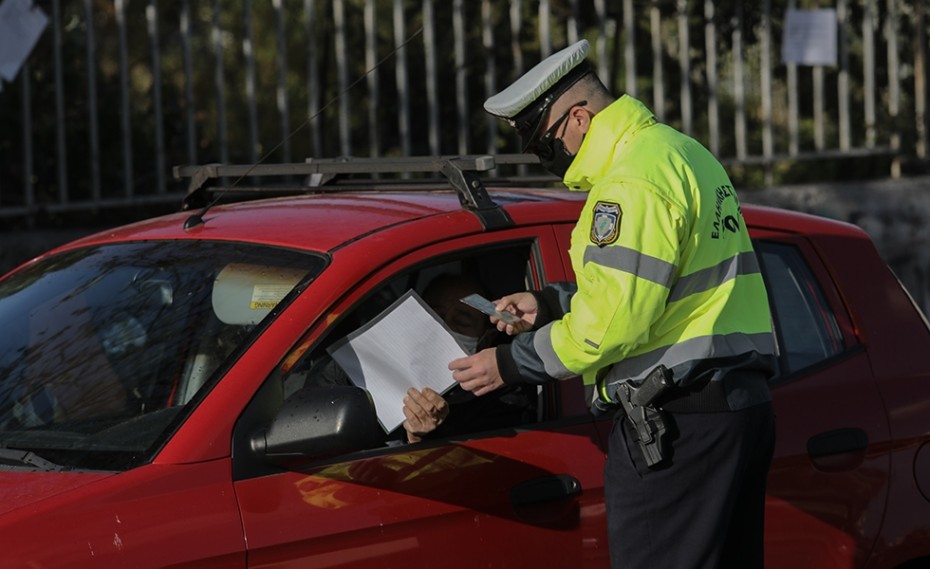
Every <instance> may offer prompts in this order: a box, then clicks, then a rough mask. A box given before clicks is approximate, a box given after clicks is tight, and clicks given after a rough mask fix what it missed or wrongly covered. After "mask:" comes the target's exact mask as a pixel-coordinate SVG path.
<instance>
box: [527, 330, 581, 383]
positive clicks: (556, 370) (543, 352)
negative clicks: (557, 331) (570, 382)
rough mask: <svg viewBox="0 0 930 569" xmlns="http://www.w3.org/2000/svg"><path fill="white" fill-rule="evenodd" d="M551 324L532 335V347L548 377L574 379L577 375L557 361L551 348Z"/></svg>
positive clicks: (557, 357) (557, 358)
mask: <svg viewBox="0 0 930 569" xmlns="http://www.w3.org/2000/svg"><path fill="white" fill-rule="evenodd" d="M552 324H553V323H552V322H550V323H548V324H546V325H545V326H543V327H542V328H540V329H539V330H537V331H536V334H534V336H533V347H534V348H535V349H536V355H538V356H539V359H540V360H541V361H542V363H543V366H544V367H545V369H546V374H547V375H549V377H554V378H556V379H569V378H571V377H575V376H577V375H578V374H577V373H575V372H573V371H571V370H570V369H568V368H567V367H565V364H563V363H562V360H560V359H559V356H557V355H556V353H555V349H554V348H553V347H552Z"/></svg>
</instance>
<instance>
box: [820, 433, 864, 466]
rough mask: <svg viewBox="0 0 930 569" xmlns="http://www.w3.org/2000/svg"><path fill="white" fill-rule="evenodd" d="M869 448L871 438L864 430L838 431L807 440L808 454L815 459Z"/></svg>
mask: <svg viewBox="0 0 930 569" xmlns="http://www.w3.org/2000/svg"><path fill="white" fill-rule="evenodd" d="M868 446H869V436H868V435H867V434H865V431H863V430H862V429H857V428H847V429H836V430H833V431H827V432H825V433H820V434H819V435H814V436H813V437H811V438H809V439H807V454H808V456H810V457H811V458H812V459H813V458H820V457H823V456H830V455H833V454H843V453H850V452H858V451H863V450H865V449H866V448H867V447H868Z"/></svg>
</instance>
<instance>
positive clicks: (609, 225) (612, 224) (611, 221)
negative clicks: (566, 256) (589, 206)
mask: <svg viewBox="0 0 930 569" xmlns="http://www.w3.org/2000/svg"><path fill="white" fill-rule="evenodd" d="M622 215H623V212H622V211H620V205H619V204H616V203H614V202H603V201H599V202H597V203H596V204H594V219H592V220H591V242H592V243H594V244H596V245H599V246H604V245H610V244H611V243H613V242H614V241H616V240H617V237H619V236H620V218H621V217H622Z"/></svg>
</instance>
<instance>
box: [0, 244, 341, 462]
mask: <svg viewBox="0 0 930 569" xmlns="http://www.w3.org/2000/svg"><path fill="white" fill-rule="evenodd" d="M325 263H326V261H325V259H324V258H323V257H321V256H318V255H312V254H307V253H299V252H296V251H291V250H282V249H277V248H272V247H266V246H257V245H254V244H244V243H228V242H210V241H202V240H198V241H146V242H133V243H122V244H110V245H100V246H95V247H88V248H83V249H77V250H72V251H66V252H63V253H59V254H56V255H53V256H50V257H46V258H44V259H41V260H40V261H38V262H36V263H34V264H32V265H30V266H27V267H25V268H23V269H22V270H19V271H17V272H15V273H13V274H11V275H8V276H7V277H6V278H5V279H4V280H3V281H0V329H2V330H3V333H2V334H0V449H2V450H3V451H4V452H2V453H0V468H2V467H11V466H13V465H15V466H17V467H34V466H35V465H36V464H42V465H48V466H50V467H51V466H54V467H55V468H61V469H90V470H97V469H102V470H124V469H127V468H131V467H133V466H137V465H139V464H142V463H144V462H145V461H147V460H149V459H150V458H151V455H152V453H153V452H154V451H156V450H157V449H158V448H159V447H160V446H161V444H162V443H163V442H164V440H165V438H166V437H167V436H168V435H169V434H170V433H171V432H173V430H174V428H175V427H176V425H178V424H179V423H180V421H181V420H182V418H183V416H184V413H183V411H184V409H185V408H186V407H187V406H188V404H189V403H190V402H191V401H195V400H196V398H197V396H198V392H200V391H201V390H202V388H204V386H209V385H211V382H212V378H213V376H214V374H216V375H217V376H219V375H220V373H222V371H223V370H224V369H225V366H226V365H228V364H229V363H230V362H232V361H233V359H234V358H235V357H236V356H237V354H238V352H239V351H240V349H241V347H242V346H246V345H248V343H249V342H250V338H251V336H252V335H253V333H254V332H255V330H256V329H257V328H258V327H259V326H260V323H261V322H262V321H263V320H264V319H265V318H266V317H267V316H268V315H269V314H270V313H271V312H272V310H273V309H275V308H276V307H278V305H279V303H281V301H282V300H284V299H285V297H287V295H288V293H289V292H290V291H291V290H292V289H293V288H294V287H295V286H296V285H297V284H298V283H300V282H302V281H305V280H307V279H310V278H314V277H315V276H316V275H318V274H319V272H320V271H321V270H322V269H323V267H324V265H325ZM17 453H19V454H17ZM24 453H27V454H28V455H29V457H30V459H29V460H20V461H19V462H18V463H17V462H16V461H15V460H13V459H10V458H9V457H10V456H13V457H14V458H15V457H17V456H20V455H22V454H24ZM5 457H6V458H5Z"/></svg>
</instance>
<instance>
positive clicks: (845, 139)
mask: <svg viewBox="0 0 930 569" xmlns="http://www.w3.org/2000/svg"><path fill="white" fill-rule="evenodd" d="M836 18H837V20H838V25H839V27H838V29H837V32H838V33H837V36H838V37H837V40H838V42H839V48H840V52H839V57H840V69H839V76H838V77H837V97H838V99H839V100H838V103H839V105H838V106H839V113H840V116H839V121H840V150H843V151H846V150H849V149H850V148H851V147H852V144H851V142H850V139H851V135H850V126H849V50H848V49H847V47H846V42H847V41H849V21H848V15H847V7H846V0H837V2H836Z"/></svg>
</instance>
